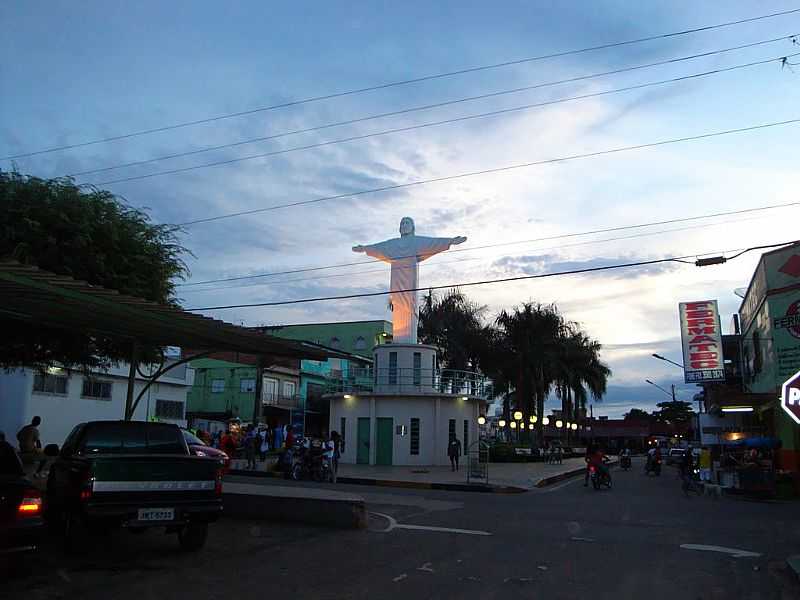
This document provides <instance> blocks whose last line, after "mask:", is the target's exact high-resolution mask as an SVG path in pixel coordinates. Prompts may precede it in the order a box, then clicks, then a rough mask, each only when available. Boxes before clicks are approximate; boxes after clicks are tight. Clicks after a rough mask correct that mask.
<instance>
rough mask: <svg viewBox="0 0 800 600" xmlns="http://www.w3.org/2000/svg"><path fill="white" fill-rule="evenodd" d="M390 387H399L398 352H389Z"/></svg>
mask: <svg viewBox="0 0 800 600" xmlns="http://www.w3.org/2000/svg"><path fill="white" fill-rule="evenodd" d="M389 385H397V352H389Z"/></svg>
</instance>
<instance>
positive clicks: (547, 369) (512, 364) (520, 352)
mask: <svg viewBox="0 0 800 600" xmlns="http://www.w3.org/2000/svg"><path fill="white" fill-rule="evenodd" d="M496 324H497V327H498V328H499V329H500V332H501V335H502V337H503V339H504V344H503V348H502V354H501V355H500V357H499V360H500V369H499V370H500V371H501V372H502V374H503V377H504V379H505V380H506V381H508V382H512V381H513V382H514V384H515V385H514V390H515V394H514V396H515V405H516V406H515V407H516V408H517V409H518V410H521V411H522V412H523V413H525V414H528V415H531V414H534V413H535V414H537V415H540V416H541V415H543V413H544V402H545V399H546V398H547V396H548V394H549V393H550V390H551V389H552V386H553V382H554V373H555V368H554V367H555V362H556V354H557V349H558V345H559V332H560V330H561V328H562V324H563V320H562V318H561V316H560V315H559V314H558V311H557V309H556V308H555V306H552V305H542V304H533V303H531V302H526V303H524V304H522V305H521V306H520V307H517V308H515V309H514V311H513V312H511V313H509V312H506V311H502V312H501V313H500V314H499V315H498V317H497V319H496ZM536 430H537V438H538V440H539V442H540V443H542V442H543V440H544V430H543V429H542V420H541V419H539V420H538V421H537V424H536Z"/></svg>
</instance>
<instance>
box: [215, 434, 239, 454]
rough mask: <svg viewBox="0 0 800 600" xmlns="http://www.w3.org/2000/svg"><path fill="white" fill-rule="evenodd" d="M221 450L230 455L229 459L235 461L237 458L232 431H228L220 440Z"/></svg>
mask: <svg viewBox="0 0 800 600" xmlns="http://www.w3.org/2000/svg"><path fill="white" fill-rule="evenodd" d="M219 449H220V450H222V451H223V452H224V453H225V454H227V455H228V458H230V459H233V458H235V456H236V442H235V441H234V439H233V436H232V435H231V430H230V429H226V430H225V433H224V434H222V437H220V440H219Z"/></svg>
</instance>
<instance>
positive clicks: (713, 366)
mask: <svg viewBox="0 0 800 600" xmlns="http://www.w3.org/2000/svg"><path fill="white" fill-rule="evenodd" d="M678 314H679V317H680V322H681V342H682V345H683V365H684V368H683V377H684V381H685V382H686V383H703V382H706V381H725V364H724V362H723V358H722V329H721V327H720V323H719V309H718V308H717V301H716V300H701V301H699V302H681V303H680V304H679V305H678Z"/></svg>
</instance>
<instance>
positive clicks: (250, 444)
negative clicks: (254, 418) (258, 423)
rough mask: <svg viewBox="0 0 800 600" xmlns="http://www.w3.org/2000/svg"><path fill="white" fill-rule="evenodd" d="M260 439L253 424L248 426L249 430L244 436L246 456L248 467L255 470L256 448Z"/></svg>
mask: <svg viewBox="0 0 800 600" xmlns="http://www.w3.org/2000/svg"><path fill="white" fill-rule="evenodd" d="M259 442H260V440H259V439H258V436H257V435H256V430H255V428H254V427H253V425H252V424H251V425H248V426H247V432H246V433H245V436H244V442H243V444H242V445H243V446H244V457H245V458H246V459H247V467H246V468H247V469H248V470H253V471H255V469H256V448H257V447H258V446H259V445H260V444H259Z"/></svg>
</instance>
